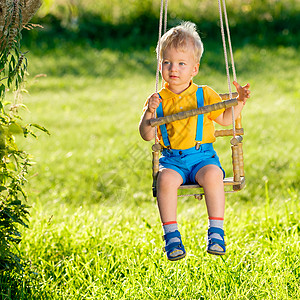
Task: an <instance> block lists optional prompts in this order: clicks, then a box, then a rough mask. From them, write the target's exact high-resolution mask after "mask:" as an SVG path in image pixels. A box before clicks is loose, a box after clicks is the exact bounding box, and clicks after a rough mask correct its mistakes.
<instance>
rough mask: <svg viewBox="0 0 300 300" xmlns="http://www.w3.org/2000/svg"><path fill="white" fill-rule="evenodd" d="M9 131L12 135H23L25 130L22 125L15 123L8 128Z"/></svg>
mask: <svg viewBox="0 0 300 300" xmlns="http://www.w3.org/2000/svg"><path fill="white" fill-rule="evenodd" d="M8 130H9V132H10V133H12V134H21V133H23V128H22V126H21V125H20V124H18V123H16V122H14V123H11V124H10V125H9V126H8Z"/></svg>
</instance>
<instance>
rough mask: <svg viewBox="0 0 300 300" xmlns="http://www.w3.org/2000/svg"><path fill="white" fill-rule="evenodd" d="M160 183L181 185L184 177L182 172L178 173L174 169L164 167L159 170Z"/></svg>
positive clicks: (163, 184)
mask: <svg viewBox="0 0 300 300" xmlns="http://www.w3.org/2000/svg"><path fill="white" fill-rule="evenodd" d="M157 180H158V185H161V186H166V185H167V186H174V187H179V186H180V185H181V183H182V178H181V176H180V174H178V173H177V172H176V171H174V170H169V169H164V170H162V171H160V172H159V175H158V178H157Z"/></svg>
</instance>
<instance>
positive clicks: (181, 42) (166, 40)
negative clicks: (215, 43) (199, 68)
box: [156, 22, 204, 62]
mask: <svg viewBox="0 0 300 300" xmlns="http://www.w3.org/2000/svg"><path fill="white" fill-rule="evenodd" d="M190 44H192V46H193V48H194V57H195V61H196V62H199V61H200V59H201V56H202V54H203V51H204V48H203V43H202V41H201V38H200V36H199V34H198V32H197V30H196V25H195V24H194V23H192V22H183V23H181V24H180V25H178V26H176V27H173V28H172V29H170V30H169V31H167V32H166V33H165V34H164V35H163V36H162V37H161V40H160V53H159V56H160V59H162V56H163V53H164V51H165V50H166V49H167V48H170V47H174V48H175V49H179V50H183V51H185V50H186V49H187V48H188V47H189V46H190ZM156 52H158V46H157V48H156Z"/></svg>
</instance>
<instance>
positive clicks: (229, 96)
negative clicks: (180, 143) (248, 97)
mask: <svg viewBox="0 0 300 300" xmlns="http://www.w3.org/2000/svg"><path fill="white" fill-rule="evenodd" d="M163 2H164V1H163V0H161V6H160V19H159V38H158V51H157V69H156V89H155V91H156V93H157V92H158V82H159V62H160V57H159V53H160V40H161V35H162V23H163V14H164V32H166V28H167V7H168V0H165V8H163V4H164V3H163ZM222 3H223V12H222V5H221V0H218V4H219V14H220V27H221V35H222V42H223V49H224V57H225V64H226V75H227V81H228V90H229V92H228V93H225V94H219V95H220V97H221V99H222V102H219V103H215V104H212V105H207V106H202V107H198V108H197V109H193V110H190V111H184V112H180V113H177V114H173V115H168V116H165V117H159V118H157V114H156V113H155V116H156V118H154V119H151V120H150V125H151V126H152V127H155V144H154V145H153V146H152V177H153V184H152V191H153V197H156V196H157V190H156V182H157V176H158V173H159V156H160V152H161V150H162V146H161V145H160V144H159V143H158V141H157V126H160V125H163V124H167V123H171V122H174V121H176V120H182V119H185V118H189V117H192V116H196V115H200V114H206V113H208V112H211V111H215V110H219V109H222V108H225V109H226V108H228V107H231V108H232V124H233V125H232V129H223V130H216V131H215V137H216V138H217V137H223V136H232V138H231V140H230V143H231V151H232V167H233V177H227V178H224V180H223V183H224V189H225V187H227V186H229V187H232V190H225V193H232V192H236V191H239V190H241V189H242V188H243V187H244V186H245V173H244V158H243V147H242V146H243V145H242V140H243V137H242V135H243V134H244V129H243V127H242V122H241V115H239V116H238V118H237V119H236V120H234V108H233V106H235V105H237V103H238V102H237V99H236V97H237V96H238V93H237V92H235V93H232V91H231V85H230V74H229V64H228V58H227V49H226V38H225V33H224V25H223V13H224V18H225V25H226V31H227V39H228V46H229V51H230V59H231V66H232V73H233V78H234V80H235V81H237V80H236V72H235V66H234V60H233V52H232V46H231V39H230V32H229V24H228V18H227V12H226V4H225V0H222ZM164 10H165V12H164ZM196 147H197V146H196ZM201 188H202V187H201V186H199V185H198V184H184V185H181V186H180V187H179V189H180V190H183V189H201ZM203 195H204V193H203V192H200V193H199V192H198V193H193V194H179V195H178V196H179V197H187V196H194V197H195V198H196V199H198V200H201V199H202V196H203Z"/></svg>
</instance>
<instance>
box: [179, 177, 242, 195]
mask: <svg viewBox="0 0 300 300" xmlns="http://www.w3.org/2000/svg"><path fill="white" fill-rule="evenodd" d="M223 183H224V186H232V187H233V190H234V191H239V190H241V189H242V188H243V187H244V186H245V183H246V182H245V177H244V176H243V177H240V181H234V178H233V177H226V178H224V179H223ZM199 188H202V186H201V185H199V184H183V185H181V186H180V187H179V189H180V190H183V189H199Z"/></svg>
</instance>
